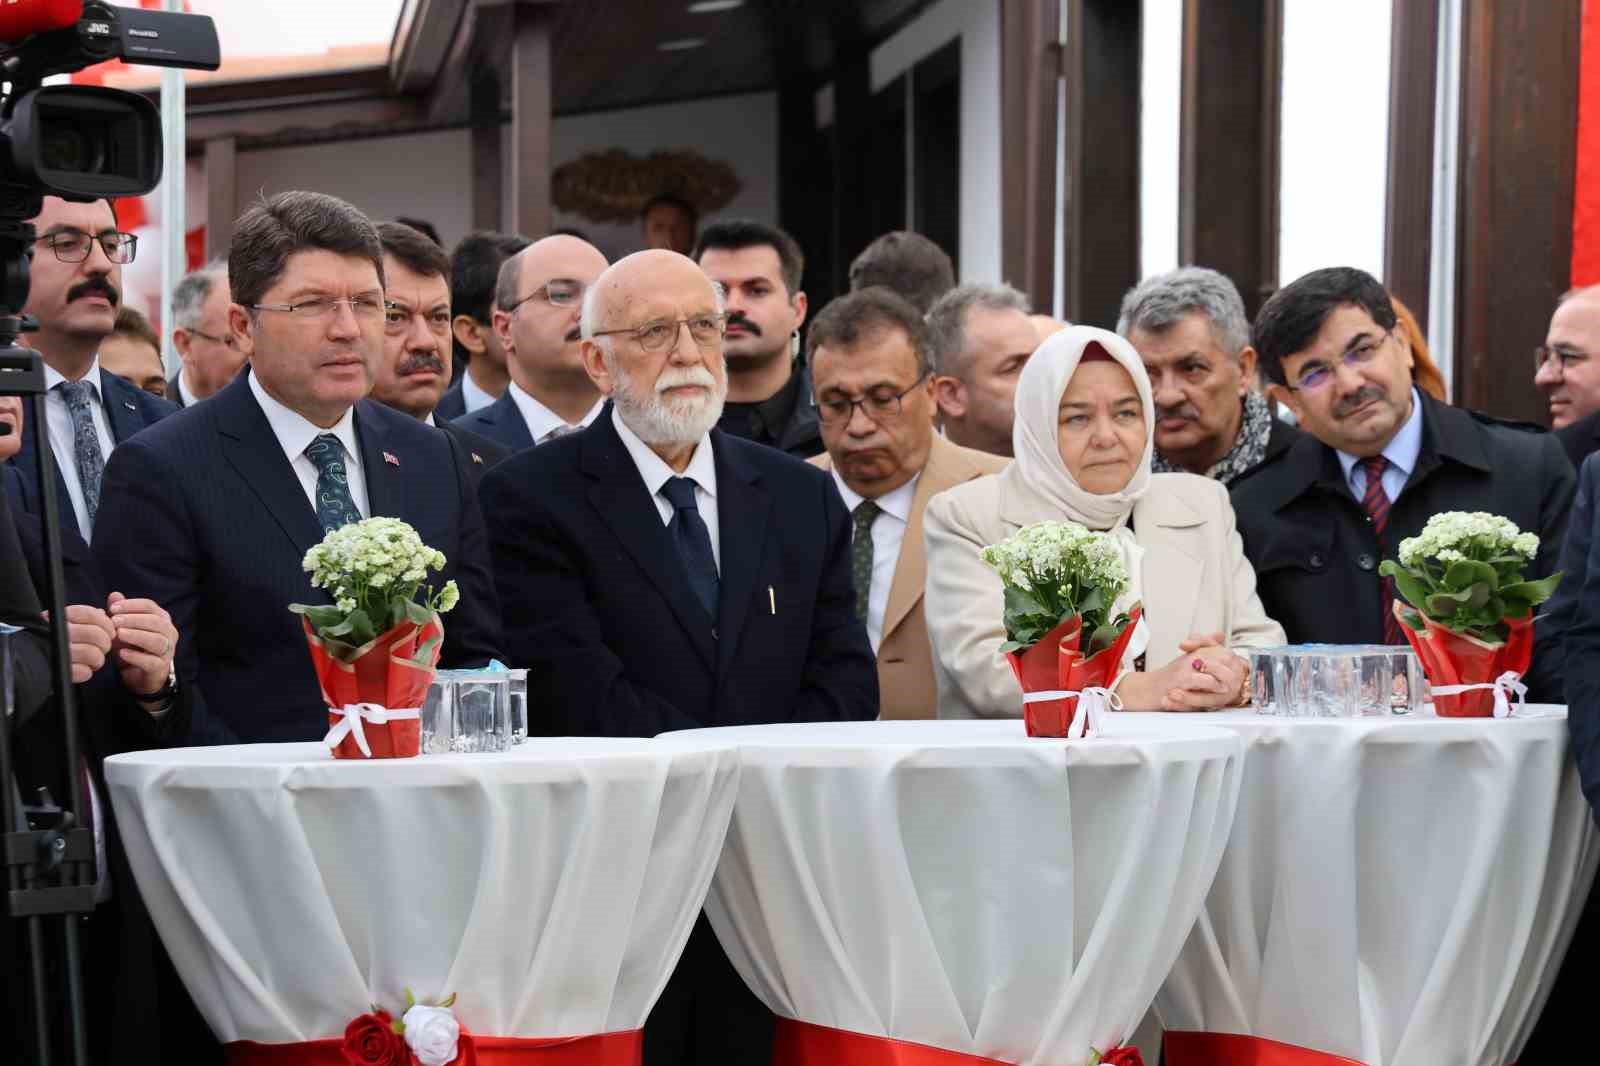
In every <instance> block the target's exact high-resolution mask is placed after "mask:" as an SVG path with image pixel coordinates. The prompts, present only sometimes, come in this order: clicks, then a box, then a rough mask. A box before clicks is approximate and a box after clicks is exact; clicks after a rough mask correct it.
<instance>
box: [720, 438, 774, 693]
mask: <svg viewBox="0 0 1600 1066" xmlns="http://www.w3.org/2000/svg"><path fill="white" fill-rule="evenodd" d="M711 446H712V449H713V452H714V454H715V458H716V463H717V524H718V526H719V527H720V531H721V533H722V536H721V538H720V539H721V554H722V582H721V591H720V595H719V598H718V605H717V606H718V616H719V617H718V627H719V630H720V632H721V633H722V640H721V641H720V642H718V645H717V676H718V678H721V677H723V676H725V675H726V674H727V672H728V668H729V667H730V666H732V664H733V656H734V653H736V652H737V651H738V650H739V634H740V633H742V632H743V631H744V620H745V617H746V616H747V615H748V614H749V612H750V601H751V599H752V597H754V596H755V595H756V592H757V588H756V584H757V579H758V577H759V576H760V573H761V555H762V552H764V551H765V550H766V545H767V541H768V535H767V532H768V531H767V523H768V521H769V520H770V518H771V515H772V497H771V496H770V495H768V494H767V491H766V489H764V488H763V487H762V486H761V475H760V474H759V473H757V472H756V470H755V469H754V468H753V467H751V466H749V465H748V464H747V463H745V462H744V461H743V460H742V459H741V458H740V457H739V456H738V455H737V454H736V453H735V452H734V450H733V449H732V448H730V447H728V438H727V437H725V436H723V434H722V433H721V431H715V432H713V433H712V434H711Z"/></svg>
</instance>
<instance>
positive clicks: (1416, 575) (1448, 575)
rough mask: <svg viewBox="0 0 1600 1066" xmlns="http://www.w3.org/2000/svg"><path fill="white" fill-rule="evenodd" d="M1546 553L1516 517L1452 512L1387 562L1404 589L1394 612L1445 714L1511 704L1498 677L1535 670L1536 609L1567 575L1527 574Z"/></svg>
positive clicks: (1388, 572)
mask: <svg viewBox="0 0 1600 1066" xmlns="http://www.w3.org/2000/svg"><path fill="white" fill-rule="evenodd" d="M1538 554H1539V537H1538V535H1537V534H1534V533H1524V532H1523V531H1522V530H1520V529H1519V528H1517V524H1516V523H1515V522H1512V521H1511V520H1509V519H1507V518H1502V517H1501V516H1499V515H1494V514H1488V513H1485V512H1483V511H1445V512H1443V513H1441V514H1436V515H1434V516H1433V517H1432V518H1430V519H1428V524H1427V525H1425V526H1423V528H1422V532H1421V533H1420V534H1419V535H1417V536H1415V537H1407V538H1406V539H1405V540H1402V541H1401V542H1400V551H1399V557H1400V558H1399V561H1398V562H1395V561H1393V560H1385V561H1384V563H1383V565H1382V566H1380V567H1379V568H1378V571H1379V573H1381V574H1382V575H1383V576H1384V577H1386V578H1389V579H1390V580H1391V581H1393V582H1394V588H1395V592H1397V593H1398V594H1399V597H1400V598H1399V599H1397V600H1396V601H1395V604H1394V613H1395V617H1397V618H1398V619H1399V620H1400V622H1401V625H1402V629H1403V631H1404V632H1405V635H1406V639H1407V640H1408V641H1410V643H1411V646H1412V647H1413V648H1415V649H1416V652H1417V656H1418V658H1420V659H1421V660H1422V665H1423V669H1424V671H1425V672H1426V673H1427V675H1428V681H1429V682H1430V683H1431V684H1432V685H1433V686H1434V700H1433V702H1434V709H1435V710H1436V711H1437V713H1439V714H1441V715H1446V716H1471V717H1483V716H1487V715H1489V714H1491V713H1495V712H1496V708H1497V707H1499V708H1504V707H1505V706H1506V701H1505V698H1504V696H1503V695H1502V694H1499V693H1497V692H1495V691H1494V689H1495V685H1496V683H1497V679H1500V678H1504V677H1506V676H1507V675H1508V674H1509V675H1512V676H1511V680H1515V679H1516V678H1520V677H1521V676H1522V674H1523V673H1524V672H1526V670H1527V669H1528V663H1529V662H1530V661H1531V659H1532V657H1533V609H1534V607H1536V606H1538V605H1539V604H1541V603H1543V602H1544V601H1545V600H1547V599H1549V598H1550V597H1551V595H1553V594H1554V592H1555V590H1556V586H1557V585H1558V584H1560V582H1561V575H1560V574H1559V573H1555V574H1551V575H1550V576H1549V577H1545V578H1541V579H1539V580H1537V581H1529V580H1527V579H1526V578H1524V576H1523V570H1524V568H1525V567H1526V566H1527V565H1528V564H1529V563H1531V562H1533V560H1534V558H1535V557H1536V556H1537V555H1538ZM1402 600H1403V601H1404V602H1402ZM1408 605H1409V606H1408ZM1441 689H1443V690H1450V691H1445V692H1441V691H1440V690H1441Z"/></svg>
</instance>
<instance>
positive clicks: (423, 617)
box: [404, 600, 433, 626]
mask: <svg viewBox="0 0 1600 1066" xmlns="http://www.w3.org/2000/svg"><path fill="white" fill-rule="evenodd" d="M404 614H405V618H406V620H407V621H409V622H410V623H411V624H412V625H414V626H421V625H427V624H428V619H430V618H432V617H433V612H432V611H430V610H428V609H427V608H426V607H424V606H423V605H422V604H420V603H418V602H417V601H416V600H407V601H406V603H405V609H404Z"/></svg>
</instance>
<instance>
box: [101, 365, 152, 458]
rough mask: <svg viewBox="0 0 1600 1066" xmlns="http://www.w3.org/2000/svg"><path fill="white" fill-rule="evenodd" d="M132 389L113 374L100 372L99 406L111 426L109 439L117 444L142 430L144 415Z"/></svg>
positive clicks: (131, 386)
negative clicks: (101, 407)
mask: <svg viewBox="0 0 1600 1066" xmlns="http://www.w3.org/2000/svg"><path fill="white" fill-rule="evenodd" d="M134 391H135V390H134V387H133V385H131V384H130V383H128V382H126V381H124V380H123V379H122V378H119V377H118V376H117V375H115V374H108V373H106V372H105V371H104V370H102V371H100V396H101V401H102V402H101V406H103V407H104V408H105V411H106V421H107V422H109V423H110V424H111V439H112V440H113V441H115V442H116V443H118V444H121V443H122V442H123V441H125V440H127V439H128V438H129V437H131V436H133V435H134V434H135V433H137V432H139V431H140V430H141V429H143V428H144V424H145V423H144V413H143V412H142V411H140V410H139V399H138V397H137V396H135V395H134Z"/></svg>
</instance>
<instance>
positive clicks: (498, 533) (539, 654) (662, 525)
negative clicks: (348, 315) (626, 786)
mask: <svg viewBox="0 0 1600 1066" xmlns="http://www.w3.org/2000/svg"><path fill="white" fill-rule="evenodd" d="M724 321H725V320H724V315H723V307H722V298H721V294H720V293H719V292H718V290H717V288H716V287H715V286H714V285H713V284H712V282H711V281H710V279H709V278H707V277H706V275H705V274H704V273H703V272H702V271H701V270H700V268H699V267H698V266H696V265H695V263H694V262H693V260H690V259H688V258H686V257H684V256H681V255H678V254H677V253H676V252H669V251H665V250H651V251H644V252H638V253H636V254H634V255H631V256H628V257H627V258H626V259H623V260H621V261H620V262H618V263H616V264H615V265H613V266H611V267H610V268H609V269H607V270H606V271H605V272H604V273H603V274H601V275H600V277H599V278H598V279H597V280H596V281H595V283H594V285H593V286H591V287H590V289H589V290H588V292H587V293H586V294H585V296H584V303H583V311H582V315H581V331H582V336H583V361H584V367H585V369H586V370H587V371H588V373H589V375H590V377H592V378H593V379H594V382H595V385H596V387H597V388H599V390H600V391H601V392H602V393H603V394H605V395H606V396H607V397H608V398H609V401H610V402H609V403H608V404H607V405H606V410H605V411H604V412H603V413H602V414H601V415H600V417H598V418H596V419H595V420H594V422H593V423H592V424H591V425H590V426H589V427H587V428H586V429H583V430H581V431H579V432H577V433H573V434H570V435H568V436H566V437H563V438H561V439H559V440H555V441H552V442H551V443H550V444H547V445H542V446H540V447H538V448H534V449H531V450H529V451H525V452H521V453H519V454H517V455H515V456H513V457H512V458H511V459H508V460H506V461H505V462H504V463H501V464H500V465H499V466H497V467H495V468H494V469H493V470H491V471H490V472H489V473H488V474H487V475H485V476H484V479H483V483H482V487H481V488H480V490H479V491H480V498H481V500H482V502H483V509H484V515H485V519H486V521H487V524H488V526H489V539H490V549H491V552H492V555H493V559H494V568H495V571H496V574H497V581H498V587H499V592H500V599H501V603H502V607H503V615H504V618H503V620H504V626H505V648H506V651H507V653H508V655H509V657H510V660H511V661H513V662H516V663H517V664H518V665H522V666H526V667H528V698H529V706H530V707H533V706H537V707H540V708H542V709H543V711H544V717H543V722H542V728H543V730H544V731H545V732H547V733H549V734H552V735H556V736H581V735H599V736H638V737H649V736H654V735H655V734H657V733H661V732H665V731H667V730H672V729H690V728H696V727H701V726H726V725H753V724H758V723H772V722H807V721H840V720H852V719H854V720H860V719H869V718H873V717H875V716H876V715H877V713H878V683H877V674H876V666H875V663H874V659H873V655H872V649H871V647H870V646H869V645H868V643H867V635H866V630H865V629H864V628H863V626H862V624H861V622H860V621H858V620H857V618H856V614H855V592H854V589H853V587H852V584H851V576H850V526H849V517H848V515H847V514H846V513H845V509H844V504H843V503H842V502H841V501H840V499H839V495H838V493H837V492H836V491H835V490H834V488H833V483H832V480H831V479H830V478H829V476H828V475H827V474H825V473H823V472H822V471H821V470H818V469H816V468H815V467H812V466H809V465H807V464H806V463H804V462H802V461H801V460H799V459H796V458H793V457H791V456H788V455H785V454H784V453H782V452H780V451H777V450H776V449H773V448H767V447H764V446H763V445H759V444H754V443H752V442H749V441H745V440H741V439H739V438H737V437H733V436H731V435H729V434H726V433H723V432H722V431H721V430H719V429H716V428H715V427H716V424H717V418H718V416H719V415H720V413H721V411H722V404H723V399H724V397H725V396H726V395H727V389H728V383H727V368H726V364H725V362H724V359H723V350H722V342H723V328H724ZM529 726H530V728H531V729H537V728H540V726H539V725H537V724H536V723H534V722H532V721H530V722H529ZM771 1042H772V1016H771V1014H770V1013H768V1011H767V1010H766V1008H764V1007H763V1006H762V1005H761V1003H760V1002H759V1001H758V1000H756V998H755V997H754V996H753V995H752V994H751V993H750V992H749V991H748V989H746V987H745V985H744V982H743V981H742V980H741V979H740V978H739V976H738V974H737V973H736V972H735V971H734V969H733V967H732V965H730V964H729V962H728V961H727V958H726V956H724V955H723V953H722V949H721V947H720V946H719V945H718V944H717V941H716V938H715V936H714V935H713V934H712V932H711V929H710V926H709V925H708V924H707V923H706V921H705V919H704V917H703V916H702V918H701V919H700V921H699V922H698V923H697V924H696V927H695V931H694V933H693V935H692V936H691V937H690V940H689V944H688V946H687V948H685V950H684V955H683V958H682V960H681V961H680V963H679V965H678V970H677V972H676V973H675V974H674V975H673V978H672V980H671V981H670V982H668V984H667V988H666V990H665V992H663V994H662V997H661V1000H660V1001H659V1002H658V1004H657V1005H656V1008H655V1010H654V1012H652V1014H651V1016H650V1021H649V1023H648V1024H647V1025H646V1026H645V1043H644V1063H645V1066H699V1064H705V1066H711V1064H716V1066H723V1064H726V1063H733V1062H766V1061H769V1060H770V1058H771Z"/></svg>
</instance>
